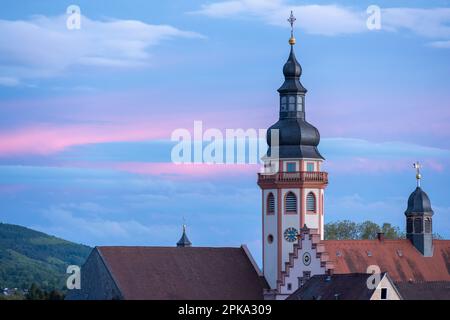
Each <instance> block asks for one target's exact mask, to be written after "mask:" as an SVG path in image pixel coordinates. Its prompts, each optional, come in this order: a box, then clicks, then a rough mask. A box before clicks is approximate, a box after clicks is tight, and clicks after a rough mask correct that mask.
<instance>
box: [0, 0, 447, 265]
mask: <svg viewBox="0 0 450 320" xmlns="http://www.w3.org/2000/svg"><path fill="white" fill-rule="evenodd" d="M72 4H75V5H77V6H78V7H79V8H80V10H81V19H80V29H73V30H69V29H68V28H67V20H68V19H69V18H70V17H69V15H68V14H67V12H66V10H67V8H68V7H69V5H72ZM370 5H377V6H379V7H380V9H381V14H380V17H381V25H380V26H381V29H379V30H369V29H368V28H367V26H366V20H367V18H368V16H369V14H368V13H367V12H366V10H367V8H368V7H369V6H370ZM1 6H2V10H0V221H1V222H6V223H13V224H20V225H24V226H27V227H30V228H34V229H37V230H40V231H43V232H46V233H49V234H52V235H55V236H58V237H62V238H65V239H67V240H71V241H74V242H78V243H84V244H88V245H91V246H95V245H164V246H172V245H174V244H175V243H176V241H177V240H178V239H179V237H180V236H181V226H182V224H183V223H186V224H187V229H188V236H189V238H190V240H191V241H192V242H193V244H194V245H196V246H239V245H240V244H247V245H248V247H249V248H250V250H251V252H252V254H253V255H254V256H255V258H256V259H257V260H258V261H259V260H260V259H261V249H260V247H261V208H260V206H261V199H260V190H259V189H258V186H257V185H256V173H257V172H258V171H259V169H260V168H259V166H258V165H254V164H247V165H206V164H203V165H176V164H174V163H172V161H171V150H172V148H173V147H174V145H175V142H173V141H171V135H172V133H173V131H174V130H176V129H180V128H186V129H188V130H189V131H192V128H193V125H194V121H202V123H203V127H204V129H205V130H206V129H208V128H217V129H219V130H222V131H224V130H225V129H227V128H243V129H248V128H256V129H265V128H268V127H269V126H270V125H272V124H273V123H275V122H276V120H277V118H278V108H279V106H278V93H277V91H276V90H277V89H278V88H279V86H280V85H281V84H282V82H283V74H282V67H283V64H284V62H285V61H286V59H287V57H288V54H289V45H288V43H287V41H288V39H289V35H290V29H289V28H290V27H289V24H288V23H287V21H286V19H287V18H288V16H289V13H290V10H293V11H294V14H295V16H296V18H297V21H296V23H295V36H296V39H297V44H296V46H295V50H296V56H297V59H298V60H299V62H300V63H301V65H302V68H303V74H302V83H303V85H304V86H305V87H306V88H307V89H308V93H307V98H306V117H307V120H308V121H309V122H311V123H312V124H313V125H314V126H316V127H317V128H318V129H319V130H320V133H321V143H320V145H319V150H320V152H321V154H322V155H324V157H325V158H326V160H325V162H324V170H326V171H327V172H329V186H328V187H327V189H326V194H325V221H326V222H331V221H337V220H344V219H348V220H353V221H357V222H362V221H365V220H371V221H375V222H377V223H383V222H388V223H391V224H393V225H396V226H399V227H400V228H401V229H404V225H405V218H404V211H405V209H406V202H407V198H408V196H409V194H410V193H411V192H412V191H413V190H414V189H415V186H416V181H415V171H414V169H413V168H412V163H413V162H415V161H420V162H421V163H422V164H423V169H422V176H423V179H422V187H423V189H424V190H425V191H426V192H427V193H428V195H429V196H430V199H431V202H432V206H433V209H434V212H435V215H434V231H435V232H437V233H439V234H440V235H442V236H444V237H445V238H450V183H449V181H450V90H449V89H450V1H444V0H440V1H439V0H436V1H419V0H413V1H396V0H390V1H373V0H371V1H364V0H363V1H333V2H331V1H319V0H317V1H287V0H271V1H269V0H223V1H220V0H219V1H215V0H211V1H208V0H192V1H185V0H172V1H148V0H145V1H144V0H142V1H141V0H134V1H114V2H112V1H106V0H95V1H92V0H85V1H83V0H79V1H76V2H74V1H73V0H71V1H63V0H61V1H51V0H40V1H34V0H28V1H27V0H16V1H3V2H2V5H1Z"/></svg>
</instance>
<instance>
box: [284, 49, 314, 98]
mask: <svg viewBox="0 0 450 320" xmlns="http://www.w3.org/2000/svg"><path fill="white" fill-rule="evenodd" d="M283 74H284V83H283V85H282V86H281V87H280V88H279V89H278V92H280V93H306V92H307V90H306V89H305V87H303V85H302V84H301V83H300V76H301V75H302V67H301V65H300V63H298V61H297V58H296V57H295V53H294V47H293V46H291V52H290V53H289V57H288V59H287V61H286V63H285V64H284V66H283Z"/></svg>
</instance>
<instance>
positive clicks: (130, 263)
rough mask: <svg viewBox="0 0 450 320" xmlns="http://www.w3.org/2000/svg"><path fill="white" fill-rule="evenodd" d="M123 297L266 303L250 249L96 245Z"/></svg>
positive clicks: (262, 283)
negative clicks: (263, 299)
mask: <svg viewBox="0 0 450 320" xmlns="http://www.w3.org/2000/svg"><path fill="white" fill-rule="evenodd" d="M96 249H97V250H98V251H99V253H100V255H101V257H102V259H103V261H104V263H105V265H106V267H107V268H108V270H109V272H110V274H111V276H112V278H113V279H115V282H116V284H117V286H118V288H119V290H120V291H121V293H122V296H123V297H124V299H127V300H128V299H131V300H133V299H134V300H136V299H137V300H141V299H143V300H151V299H163V300H167V299H170V300H172V299H189V300H196V299H236V300H240V299H242V300H246V299H247V300H248V299H262V298H263V289H265V288H267V283H266V282H265V281H264V280H263V278H262V277H261V275H260V273H259V272H258V270H257V269H256V268H255V266H254V262H253V260H252V258H251V257H250V256H249V255H248V254H247V250H246V248H245V247H244V246H243V247H241V248H208V247H184V248H177V247H97V248H96Z"/></svg>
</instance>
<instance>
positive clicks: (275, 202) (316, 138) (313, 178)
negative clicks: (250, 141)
mask: <svg viewBox="0 0 450 320" xmlns="http://www.w3.org/2000/svg"><path fill="white" fill-rule="evenodd" d="M288 21H289V23H290V24H291V37H290V39H289V45H290V53H289V57H288V59H287V61H286V63H285V64H284V66H283V74H284V83H283V84H282V86H281V87H280V88H279V89H278V92H279V96H280V106H279V110H280V112H279V119H278V121H277V122H276V123H275V124H273V125H272V126H271V127H270V128H269V129H268V131H267V143H268V145H269V148H268V150H267V154H266V155H265V156H264V157H263V162H264V168H265V172H264V173H260V174H258V185H259V187H260V188H261V191H262V222H263V223H262V224H263V232H262V234H263V272H264V276H265V277H266V280H267V281H268V283H269V285H270V286H271V288H275V287H276V282H277V280H279V278H280V274H281V272H282V271H284V270H283V268H284V265H285V262H286V261H287V259H288V258H289V253H290V252H291V251H292V250H293V245H294V243H295V241H296V239H297V235H298V234H299V231H300V229H301V227H303V226H304V225H306V226H307V227H308V228H313V229H317V230H318V232H319V234H320V236H321V238H322V239H323V225H324V189H325V187H326V186H327V184H328V174H327V173H326V172H323V171H322V168H321V167H322V162H323V160H324V158H323V157H322V155H321V154H320V153H319V150H318V148H317V146H318V145H319V142H320V134H319V131H318V130H317V128H315V127H314V126H313V125H311V124H310V123H308V122H307V121H306V105H305V96H306V93H307V90H306V89H305V87H304V86H303V85H302V84H301V82H300V77H301V74H302V68H301V65H300V63H299V62H298V61H297V58H296V56H295V52H294V45H295V42H296V41H295V38H294V34H293V23H294V21H295V17H294V16H293V14H292V12H291V16H290V17H289V19H288ZM274 138H277V139H274Z"/></svg>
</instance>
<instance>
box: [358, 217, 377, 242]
mask: <svg viewBox="0 0 450 320" xmlns="http://www.w3.org/2000/svg"><path fill="white" fill-rule="evenodd" d="M378 232H380V226H379V225H377V224H376V223H375V222H372V221H364V222H363V223H360V224H358V239H364V240H365V239H376V238H377V233H378Z"/></svg>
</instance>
